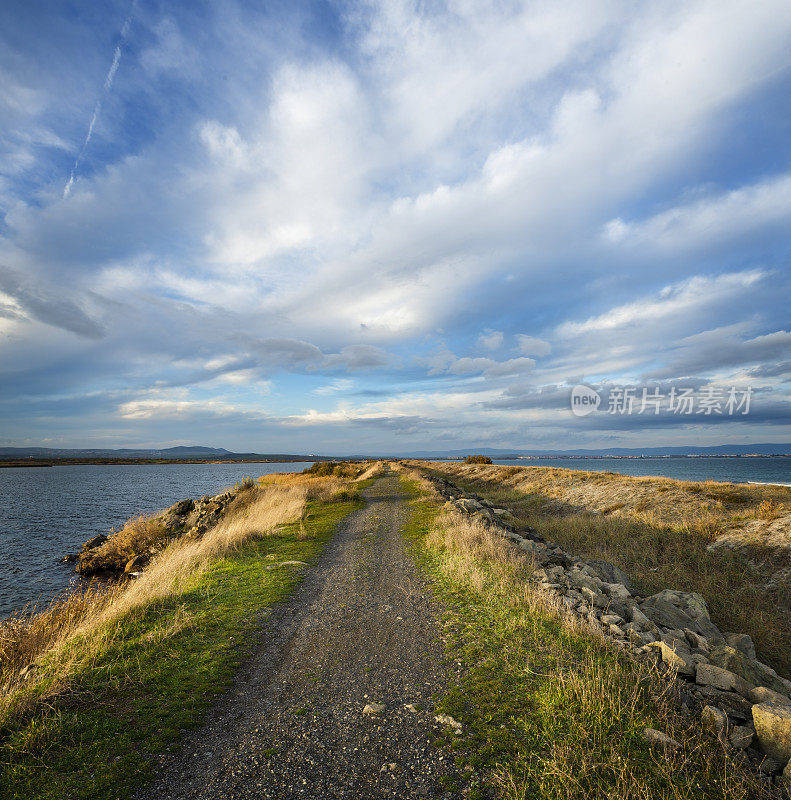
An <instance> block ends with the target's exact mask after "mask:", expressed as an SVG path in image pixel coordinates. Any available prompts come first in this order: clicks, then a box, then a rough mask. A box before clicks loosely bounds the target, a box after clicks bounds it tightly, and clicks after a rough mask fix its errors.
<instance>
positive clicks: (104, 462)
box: [0, 456, 344, 469]
mask: <svg viewBox="0 0 791 800" xmlns="http://www.w3.org/2000/svg"><path fill="white" fill-rule="evenodd" d="M341 460H344V459H330V458H327V457H324V456H315V457H313V458H30V459H2V460H0V469H2V468H3V467H7V468H8V467H63V466H82V467H88V466H100V467H106V466H116V465H123V466H136V465H140V466H147V465H148V466H150V465H152V464H306V463H308V462H310V463H313V462H315V461H341Z"/></svg>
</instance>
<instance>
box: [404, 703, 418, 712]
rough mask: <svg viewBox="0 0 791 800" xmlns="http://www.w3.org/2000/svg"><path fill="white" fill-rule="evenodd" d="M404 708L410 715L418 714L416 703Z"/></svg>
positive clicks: (408, 704)
mask: <svg viewBox="0 0 791 800" xmlns="http://www.w3.org/2000/svg"><path fill="white" fill-rule="evenodd" d="M404 708H405V709H406V710H407V711H409V713H410V714H417V706H416V705H415V704H414V703H407V704H406V705H405V706H404Z"/></svg>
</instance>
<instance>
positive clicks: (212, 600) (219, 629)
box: [0, 500, 360, 800]
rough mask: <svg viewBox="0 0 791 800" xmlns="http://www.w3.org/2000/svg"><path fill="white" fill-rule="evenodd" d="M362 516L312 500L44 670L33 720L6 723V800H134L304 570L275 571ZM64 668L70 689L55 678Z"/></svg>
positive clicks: (0, 752)
mask: <svg viewBox="0 0 791 800" xmlns="http://www.w3.org/2000/svg"><path fill="white" fill-rule="evenodd" d="M359 505H360V503H359V501H355V500H344V501H341V502H338V501H334V502H333V501H330V502H320V501H310V502H308V504H307V506H306V508H305V511H304V513H303V514H302V515H301V519H299V520H298V521H296V522H293V523H290V524H286V525H283V526H280V527H278V528H275V529H274V530H273V531H272V532H270V533H269V534H268V535H266V536H265V537H264V538H251V539H248V540H246V541H244V542H242V543H241V544H240V545H238V546H237V547H234V548H233V549H230V550H228V551H226V552H218V553H216V554H215V555H213V556H212V557H211V558H210V560H209V561H208V563H207V564H206V565H204V566H203V567H202V568H201V569H198V570H194V571H192V572H191V574H190V575H189V576H188V577H186V578H185V579H184V580H183V582H181V583H180V584H179V585H178V586H176V587H170V591H168V592H167V593H162V594H161V596H157V595H156V594H155V595H154V596H153V597H152V598H150V599H149V600H148V601H147V602H144V603H139V604H134V605H131V606H130V607H129V608H128V609H126V610H123V611H122V613H119V614H117V615H115V616H113V617H112V618H111V619H109V620H107V621H105V622H103V623H102V624H101V625H100V626H99V628H97V629H95V630H91V631H89V632H88V633H86V634H84V635H77V636H75V637H73V638H71V639H70V640H68V641H67V642H66V643H65V644H64V645H63V646H62V647H61V648H59V649H58V651H57V653H56V654H54V655H53V656H51V657H50V658H49V659H48V660H45V661H44V663H43V664H42V666H41V669H40V674H38V675H37V681H36V684H35V688H34V689H30V690H29V692H33V693H34V694H35V695H36V696H35V697H34V698H32V701H31V698H28V701H29V702H27V703H25V704H23V705H24V707H25V708H26V709H28V710H27V711H26V713H24V714H21V715H20V714H16V715H6V718H5V720H4V722H3V725H2V728H0V760H1V763H0V786H1V787H2V789H1V790H0V794H2V797H4V798H8V799H9V800H16V799H17V798H18V799H19V800H22V799H23V798H24V800H31V799H32V798H40V800H45V799H46V800H49V799H50V798H51V800H63V798H69V800H79V799H80V798H124V797H130V796H131V794H132V792H133V791H134V789H135V788H136V787H138V786H139V785H140V784H141V783H143V782H145V781H146V780H147V778H148V777H149V776H150V775H151V773H152V771H153V769H154V767H155V765H156V763H157V756H158V754H159V753H161V752H162V751H163V750H165V749H166V748H168V747H173V746H176V744H175V743H176V742H177V740H178V739H179V737H180V735H181V733H182V732H183V731H184V730H185V729H189V728H193V727H196V726H198V725H199V724H200V723H201V721H202V720H203V718H204V714H205V712H206V709H207V708H208V706H209V704H210V703H211V701H212V699H213V698H214V697H216V696H217V694H218V693H220V692H221V691H222V690H223V689H224V688H225V687H226V686H227V685H228V684H229V682H230V680H231V678H232V676H233V673H234V670H235V668H236V667H237V666H238V665H239V663H240V662H241V660H242V659H243V658H244V657H245V655H246V654H247V653H249V651H250V647H251V646H252V645H253V643H254V641H255V635H254V634H255V632H256V630H257V629H258V628H259V627H260V625H261V624H262V619H263V617H262V614H261V613H260V611H261V610H262V609H265V608H266V607H268V606H271V605H272V604H273V603H276V602H277V601H279V600H282V599H283V598H285V597H287V596H288V595H289V594H290V593H291V591H292V590H293V589H294V588H295V587H296V585H297V584H298V583H299V582H300V580H301V572H300V570H299V569H298V568H294V567H290V566H282V567H275V568H273V569H270V567H272V566H273V565H277V564H279V563H280V562H282V561H287V560H298V561H306V562H311V561H313V560H315V559H316V558H317V557H318V555H319V554H320V552H321V550H322V548H323V547H324V545H325V543H326V542H327V541H328V539H329V538H330V537H331V536H332V534H333V533H334V531H335V529H336V527H337V525H338V523H339V522H340V521H341V520H342V519H343V518H344V517H345V516H346V515H347V514H349V513H350V512H351V511H352V510H353V509H354V508H356V507H358V506H359ZM108 628H109V629H111V631H108ZM97 636H100V638H101V640H102V642H103V644H102V646H101V647H96V644H95V643H96V638H97ZM64 662H67V663H69V664H71V665H72V666H71V667H70V669H69V673H68V683H67V685H66V686H62V685H61V684H60V683H59V679H58V677H57V676H58V675H60V674H61V672H62V669H61V666H62V664H63V663H64ZM75 665H76V666H75ZM48 674H49V676H50V677H49V679H48Z"/></svg>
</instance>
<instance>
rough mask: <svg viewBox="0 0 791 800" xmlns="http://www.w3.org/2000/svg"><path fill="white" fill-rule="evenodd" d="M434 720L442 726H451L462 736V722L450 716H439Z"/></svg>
mask: <svg viewBox="0 0 791 800" xmlns="http://www.w3.org/2000/svg"><path fill="white" fill-rule="evenodd" d="M434 719H435V720H436V721H437V722H439V723H440V724H442V725H449V726H450V727H451V728H453V730H454V731H456V735H460V734H461V729H462V724H461V722H459V721H458V720H456V719H454V718H453V717H452V716H451V715H450V714H437V715H436V716H435V717H434Z"/></svg>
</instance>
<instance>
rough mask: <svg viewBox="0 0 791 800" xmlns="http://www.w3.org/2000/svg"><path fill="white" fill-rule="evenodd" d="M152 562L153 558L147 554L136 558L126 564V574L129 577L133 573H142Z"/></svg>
mask: <svg viewBox="0 0 791 800" xmlns="http://www.w3.org/2000/svg"><path fill="white" fill-rule="evenodd" d="M150 561H151V558H150V557H149V556H148V555H147V554H146V553H141V554H140V555H137V556H134V557H133V558H130V559H129V561H127V562H126V566H125V567H124V574H125V575H129V574H130V573H132V572H140V570H141V569H145V568H146V567H147V566H148V564H149V562H150Z"/></svg>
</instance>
